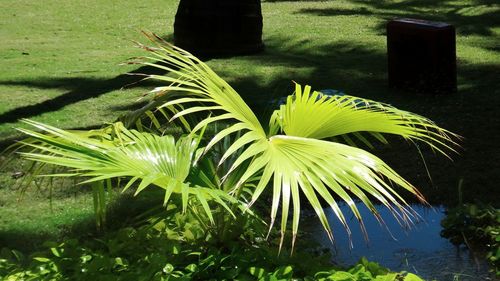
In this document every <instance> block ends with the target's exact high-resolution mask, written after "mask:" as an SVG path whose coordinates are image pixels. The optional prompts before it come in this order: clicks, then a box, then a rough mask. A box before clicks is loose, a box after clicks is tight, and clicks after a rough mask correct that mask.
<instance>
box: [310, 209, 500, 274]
mask: <svg viewBox="0 0 500 281" xmlns="http://www.w3.org/2000/svg"><path fill="white" fill-rule="evenodd" d="M358 207H359V209H360V212H361V214H362V215H363V217H364V218H365V225H366V228H367V229H368V235H369V242H368V244H367V242H366V241H365V239H364V236H363V234H362V232H361V229H360V227H359V226H358V225H357V220H356V219H355V218H354V217H353V216H350V215H348V214H351V213H350V211H349V208H347V206H346V205H343V206H341V208H342V210H343V211H345V212H344V214H346V218H347V220H348V221H349V225H350V226H351V231H352V242H353V248H352V249H351V248H350V247H349V239H348V236H347V232H346V231H344V229H343V227H342V225H341V224H340V222H339V221H338V220H337V219H336V217H335V215H334V213H333V212H332V211H331V210H330V209H328V211H327V216H328V219H329V221H330V223H331V224H332V227H333V230H334V236H335V243H334V244H333V245H332V243H331V242H330V240H329V239H328V237H327V235H326V234H325V232H324V231H323V229H322V227H321V225H320V224H319V223H318V220H317V218H316V217H314V216H310V217H308V218H305V219H303V220H302V222H301V223H302V227H301V228H302V229H303V230H306V232H308V233H309V235H312V237H313V239H315V240H316V241H317V242H319V243H320V245H321V246H323V247H327V248H329V249H330V250H331V252H332V255H333V261H334V262H335V263H337V264H341V265H345V266H347V265H352V264H354V263H356V262H357V261H358V260H359V259H360V258H361V257H362V256H365V257H367V258H368V260H370V261H375V262H378V263H379V264H381V265H383V266H385V267H388V268H390V269H391V270H393V271H408V272H413V273H416V274H418V275H420V276H421V277H423V278H425V279H426V280H438V281H482V280H495V279H494V278H493V277H492V276H491V275H490V274H489V273H488V265H487V263H486V261H485V260H484V259H481V257H480V255H473V254H472V253H471V252H470V251H468V250H467V249H466V248H465V247H456V246H454V245H453V244H451V243H450V242H449V241H448V240H447V239H445V238H442V237H441V236H440V231H441V226H440V221H441V220H442V218H443V217H444V208H442V207H433V208H428V207H423V206H419V205H415V206H413V208H414V209H415V210H416V211H417V213H418V214H419V215H420V216H421V218H422V219H421V221H419V222H415V226H414V227H413V228H412V229H409V230H405V229H402V228H401V227H400V226H399V224H398V223H397V221H396V220H395V219H394V218H393V217H392V215H391V214H390V213H389V211H388V210H387V209H385V208H383V207H379V211H380V213H381V215H382V218H383V219H384V221H385V222H386V225H387V228H388V230H387V229H386V228H385V227H382V226H380V225H379V223H378V222H377V220H376V219H375V218H374V217H373V216H372V215H371V214H370V212H369V210H368V209H367V208H366V207H364V206H362V205H361V204H359V205H358ZM325 211H326V210H325ZM391 234H392V236H391ZM393 237H394V238H393Z"/></svg>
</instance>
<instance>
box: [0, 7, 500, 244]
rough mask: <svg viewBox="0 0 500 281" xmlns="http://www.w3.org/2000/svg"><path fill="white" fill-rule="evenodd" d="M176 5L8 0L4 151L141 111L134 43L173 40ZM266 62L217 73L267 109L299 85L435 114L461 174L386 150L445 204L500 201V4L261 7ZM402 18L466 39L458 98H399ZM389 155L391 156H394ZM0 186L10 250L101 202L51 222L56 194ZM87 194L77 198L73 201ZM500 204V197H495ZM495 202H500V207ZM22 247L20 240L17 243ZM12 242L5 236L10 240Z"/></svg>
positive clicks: (247, 59) (1, 32) (0, 213)
mask: <svg viewBox="0 0 500 281" xmlns="http://www.w3.org/2000/svg"><path fill="white" fill-rule="evenodd" d="M177 4H178V1H174V0H164V1H158V0H153V1H147V2H141V1H123V0H114V1H97V0H89V1H62V0H50V1H15V2H13V1H10V2H9V1H3V2H0V38H2V40H1V41H0V60H1V61H2V67H1V68H0V99H1V100H2V102H1V103H0V143H1V144H2V146H5V145H7V144H9V143H11V142H12V141H13V140H14V139H18V138H19V134H18V133H17V132H16V131H15V130H14V129H13V128H14V127H19V126H21V127H22V126H23V124H21V123H19V121H18V119H19V118H31V119H34V120H37V121H41V122H46V123H49V124H51V125H55V126H59V127H62V128H89V127H96V126H100V125H102V124H104V123H106V122H112V121H113V120H115V119H116V118H117V117H118V116H119V115H121V114H123V113H124V112H126V111H127V110H130V109H133V108H135V107H137V106H138V104H140V101H138V99H139V98H140V96H141V95H142V94H143V93H145V92H146V91H147V90H148V89H150V88H151V87H152V84H145V83H142V84H139V85H135V86H134V87H126V88H124V89H122V87H124V86H126V85H127V84H129V83H130V82H132V81H134V79H135V78H134V77H131V76H127V75H123V74H125V73H127V72H130V71H134V70H136V69H137V66H133V65H125V66H122V65H119V64H120V63H122V62H124V61H126V60H127V59H128V58H130V57H134V56H138V55H142V51H141V50H139V49H137V48H134V44H133V43H132V42H131V41H132V40H139V41H143V42H144V41H145V40H144V38H143V36H142V35H141V34H140V32H139V31H140V30H142V29H144V30H150V31H153V32H156V33H158V34H159V35H161V36H163V37H166V38H171V35H172V32H173V20H174V15H175V11H176V8H177ZM262 9H263V15H264V42H265V44H266V50H265V52H263V53H260V54H257V55H254V56H242V57H234V58H226V59H212V60H209V61H208V64H209V65H210V66H211V67H213V68H214V70H215V71H217V72H219V73H220V74H221V76H222V77H224V78H225V79H227V80H228V81H229V82H230V84H232V85H233V86H234V87H235V88H236V89H237V90H238V91H239V92H240V93H241V94H242V95H243V97H244V98H245V99H246V100H247V101H248V102H249V103H250V104H251V105H252V106H253V107H256V108H263V107H266V106H267V103H268V101H269V100H270V99H272V98H276V97H280V96H285V95H288V94H290V93H291V91H292V88H293V87H292V82H291V81H292V80H294V81H297V82H299V83H303V84H310V85H312V86H313V87H314V88H315V89H324V88H333V89H340V90H343V91H345V92H346V93H349V94H352V95H357V96H362V97H367V98H372V99H376V100H380V101H384V102H388V103H391V104H393V105H395V106H398V107H401V108H404V109H407V110H410V111H413V112H416V113H419V114H422V115H425V116H428V117H430V118H431V119H433V120H435V121H436V122H437V123H438V124H439V125H441V126H443V127H445V128H448V129H450V130H452V131H454V132H456V133H458V134H460V135H462V136H464V137H465V141H464V143H463V146H464V151H462V153H461V155H454V156H453V158H454V160H455V161H454V162H450V161H447V160H446V159H443V158H442V157H435V156H433V155H432V154H431V153H430V152H428V151H425V155H426V159H427V162H428V163H427V165H428V166H429V169H430V170H431V171H432V179H433V184H431V183H430V182H429V180H428V178H427V176H426V173H425V169H424V165H423V163H422V161H420V158H419V156H418V154H417V151H416V149H414V148H412V147H411V146H409V145H406V144H405V143H402V144H401V143H400V142H399V143H396V144H394V145H392V147H391V148H381V149H380V150H379V151H377V153H378V154H380V155H381V156H382V157H383V159H387V161H388V162H389V163H390V164H392V165H394V167H395V169H396V170H397V171H399V172H400V173H401V174H402V175H404V176H405V177H407V178H408V179H409V180H410V182H413V183H415V184H416V185H417V186H418V187H420V188H421V189H422V190H423V192H424V194H425V195H427V197H428V198H429V199H430V200H431V201H433V202H439V203H442V202H448V203H452V202H454V201H456V198H458V196H457V183H458V181H459V179H461V178H463V179H464V182H465V185H464V197H465V198H469V199H470V200H472V199H473V198H480V199H483V200H485V201H488V200H490V201H491V200H493V198H498V191H497V189H498V182H500V176H499V173H498V163H500V152H499V151H498V144H499V143H500V133H498V129H496V127H497V125H498V124H499V123H500V114H498V105H500V90H499V87H498V86H499V81H500V80H499V77H500V48H499V46H498V42H499V41H500V16H499V15H500V5H499V4H497V3H496V2H495V1H493V0H458V1H444V0H439V1H434V0H432V1H431V0H403V1H401V0H398V1H376V0H369V1H368V0H335V1H317V2H316V1H267V2H263V3H262ZM395 17H418V18H423V19H430V20H439V21H446V22H450V23H452V24H454V25H455V26H456V28H457V56H458V79H459V90H458V93H457V94H454V95H447V96H431V95H424V94H413V93H409V92H404V91H390V90H388V88H387V81H386V78H387V74H386V72H387V66H386V47H385V46H386V38H385V35H384V33H385V24H386V22H387V20H389V19H392V18H395ZM384 157H385V158H384ZM19 165H20V164H15V165H11V166H9V168H7V169H5V170H4V171H1V174H0V237H3V240H2V239H1V238H0V246H3V243H12V240H9V239H10V238H9V239H8V237H15V235H14V236H12V235H11V234H12V233H14V234H15V233H24V234H25V235H27V236H29V235H31V234H33V235H35V234H36V233H38V232H40V231H41V232H43V233H47V235H55V236H57V235H60V234H61V233H63V232H64V231H65V230H62V229H65V227H63V226H69V225H71V224H72V223H73V220H80V219H81V218H84V219H85V218H88V217H89V216H91V214H92V207H91V197H90V194H88V193H85V192H77V193H75V189H74V187H68V188H66V189H62V190H59V191H58V192H59V193H58V194H59V195H58V196H56V197H55V199H54V200H53V211H52V213H51V211H50V207H49V200H48V199H47V197H48V196H47V194H46V193H43V192H36V190H35V189H34V188H32V189H30V190H29V192H27V193H26V195H25V197H24V199H23V200H19V201H18V200H17V199H18V198H19V193H18V192H16V191H15V190H14V189H15V188H14V187H13V180H12V179H11V175H12V174H13V173H15V172H18V171H21V170H22V168H21V167H20V166H19ZM75 194H76V195H75ZM495 196H496V197H495ZM493 203H496V202H493ZM9 235H11V236H9ZM6 237H7V238H6Z"/></svg>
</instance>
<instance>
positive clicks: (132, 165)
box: [19, 120, 236, 217]
mask: <svg viewBox="0 0 500 281" xmlns="http://www.w3.org/2000/svg"><path fill="white" fill-rule="evenodd" d="M24 122H26V123H28V124H30V125H33V126H35V127H36V128H38V129H39V130H42V131H43V132H44V134H42V133H38V132H35V131H32V130H27V129H19V130H20V131H22V132H23V133H25V134H27V135H29V136H31V137H32V138H33V139H35V140H37V142H34V141H32V142H29V143H26V145H27V146H29V147H32V148H33V149H34V150H33V151H31V152H22V153H21V155H22V156H23V157H24V158H25V159H28V160H32V161H36V162H39V163H46V164H51V165H57V166H64V167H67V168H70V169H72V170H71V173H69V174H66V176H80V177H86V178H88V179H87V180H86V181H84V182H96V181H102V180H106V179H111V178H122V177H125V178H128V179H129V180H128V182H127V184H126V185H125V187H124V190H126V189H128V188H129V187H130V186H132V185H133V184H134V183H136V182H137V183H138V186H137V189H136V192H135V194H138V193H139V192H141V191H143V190H144V189H145V188H147V187H149V186H151V185H154V186H157V187H160V188H162V189H164V190H165V198H164V203H165V204H166V203H167V202H168V200H169V199H170V196H171V195H172V194H173V193H177V194H180V195H181V197H182V203H183V204H182V206H183V210H184V211H185V210H186V208H187V204H188V200H189V198H190V197H191V198H193V200H198V201H199V202H200V203H201V204H202V205H203V206H204V209H205V210H206V211H207V210H208V209H207V208H206V207H207V204H206V200H207V198H208V200H214V201H216V202H219V203H220V204H222V205H223V206H224V207H225V208H227V205H225V203H224V201H226V202H233V203H234V202H236V200H235V199H234V198H233V197H231V196H229V195H227V194H226V193H224V192H220V191H218V190H214V189H211V188H208V187H201V186H192V185H190V184H189V182H187V181H186V179H187V178H188V176H189V174H190V171H191V167H192V164H193V158H194V156H195V152H196V151H197V150H198V142H199V140H198V139H193V138H191V137H183V138H181V139H180V140H178V141H175V140H174V138H173V137H172V136H168V135H167V136H158V135H154V134H149V133H144V132H138V131H135V130H127V129H125V128H124V127H123V126H122V125H120V124H115V128H116V129H117V130H113V132H114V134H115V137H114V138H113V137H112V136H111V135H107V134H105V133H101V134H98V135H99V136H100V138H96V137H95V136H94V135H92V136H91V137H88V136H86V135H82V134H77V133H73V132H70V131H64V130H61V129H58V128H55V127H52V126H48V125H44V124H42V123H38V122H35V121H30V120H24ZM105 130H106V129H105ZM202 196H204V197H203V198H204V199H203V200H202V201H200V200H201V199H200V198H201V197H202ZM228 209H229V208H228ZM207 215H208V216H209V217H210V216H211V214H209V213H207Z"/></svg>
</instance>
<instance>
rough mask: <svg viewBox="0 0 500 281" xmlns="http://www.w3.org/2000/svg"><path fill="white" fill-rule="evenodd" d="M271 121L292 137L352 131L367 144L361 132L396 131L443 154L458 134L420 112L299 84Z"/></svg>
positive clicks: (318, 137)
mask: <svg viewBox="0 0 500 281" xmlns="http://www.w3.org/2000/svg"><path fill="white" fill-rule="evenodd" d="M271 120H272V121H271V122H272V123H271V127H275V128H276V127H279V129H280V130H281V131H283V132H284V133H285V134H286V135H289V136H298V137H308V138H315V139H327V138H331V137H337V136H342V135H346V134H351V133H353V134H355V136H356V137H358V138H360V139H361V140H362V141H363V142H365V143H366V142H367V139H366V138H363V137H362V135H361V134H358V133H360V132H368V133H372V134H375V137H377V138H379V136H380V134H381V133H384V134H393V135H399V136H402V137H403V138H405V139H409V140H417V141H421V142H424V143H426V144H428V145H429V146H431V147H432V148H433V149H436V150H438V151H440V152H441V153H443V154H446V153H445V151H444V150H443V149H445V150H450V151H454V149H453V147H452V145H456V144H455V143H454V141H453V138H456V137H457V135H455V134H453V133H451V132H449V131H447V130H445V129H442V128H440V127H439V126H437V125H436V124H435V123H434V122H432V121H431V120H429V119H427V118H425V117H422V116H419V115H417V114H414V113H410V112H407V111H403V110H399V109H397V108H394V107H392V106H390V105H386V104H382V103H379V102H375V101H372V100H367V99H362V98H359V97H353V96H333V97H330V96H326V95H322V94H321V93H320V92H312V91H311V87H310V86H306V87H304V89H302V87H301V86H300V85H299V84H296V87H295V93H294V95H292V96H289V97H288V99H287V102H286V104H285V105H282V106H280V109H279V110H276V111H275V112H274V116H273V118H272V119H271ZM367 144H368V145H369V143H367Z"/></svg>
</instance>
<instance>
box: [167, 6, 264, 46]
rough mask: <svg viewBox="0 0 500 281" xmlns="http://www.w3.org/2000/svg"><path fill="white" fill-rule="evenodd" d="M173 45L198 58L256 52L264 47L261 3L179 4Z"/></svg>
mask: <svg viewBox="0 0 500 281" xmlns="http://www.w3.org/2000/svg"><path fill="white" fill-rule="evenodd" d="M174 42H175V45H177V46H179V47H181V48H183V49H185V50H188V51H189V52H192V53H193V54H195V55H198V56H226V55H240V54H251V53H256V52H259V51H261V50H263V47H264V45H263V44H262V11H261V6H260V0H181V1H180V3H179V7H178V9H177V14H176V15H175V23H174Z"/></svg>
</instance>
